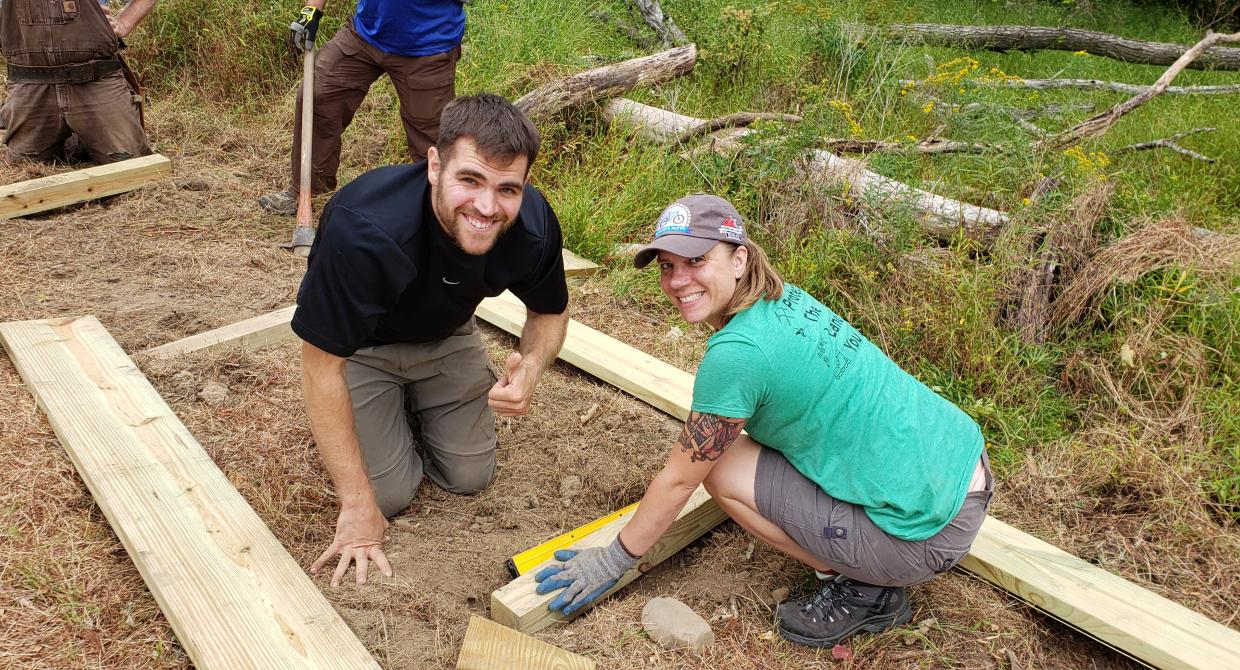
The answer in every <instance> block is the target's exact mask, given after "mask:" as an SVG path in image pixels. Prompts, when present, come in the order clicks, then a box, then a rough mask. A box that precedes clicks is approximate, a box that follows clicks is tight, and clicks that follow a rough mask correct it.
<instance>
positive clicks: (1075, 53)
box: [1072, 49, 1089, 56]
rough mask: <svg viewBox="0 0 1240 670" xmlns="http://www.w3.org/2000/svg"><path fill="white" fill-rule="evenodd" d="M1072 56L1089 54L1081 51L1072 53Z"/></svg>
mask: <svg viewBox="0 0 1240 670" xmlns="http://www.w3.org/2000/svg"><path fill="white" fill-rule="evenodd" d="M1072 55H1073V56H1088V55H1089V52H1088V51H1085V50H1083V49H1082V50H1081V51H1073V52H1072Z"/></svg>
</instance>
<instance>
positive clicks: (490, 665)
mask: <svg viewBox="0 0 1240 670" xmlns="http://www.w3.org/2000/svg"><path fill="white" fill-rule="evenodd" d="M595 667H597V666H596V665H595V663H594V661H591V660H590V659H588V658H586V657H585V656H579V655H577V654H574V653H572V652H571V651H565V650H563V649H560V648H559V647H557V646H555V645H551V644H547V643H546V642H543V641H542V640H535V639H534V638H532V637H530V636H528V635H524V634H522V633H518V632H517V631H515V630H513V629H511V628H507V627H505V626H501V625H499V624H497V623H495V622H493V621H489V620H487V619H483V618H482V617H480V616H478V615H476V614H473V615H470V617H469V627H468V628H466V629H465V639H464V640H463V641H462V642H461V654H460V656H459V657H457V660H456V670H513V669H514V668H520V669H521V670H594V668H595Z"/></svg>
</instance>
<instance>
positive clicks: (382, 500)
mask: <svg viewBox="0 0 1240 670" xmlns="http://www.w3.org/2000/svg"><path fill="white" fill-rule="evenodd" d="M394 475H395V473H392V474H388V475H384V476H382V477H377V478H375V479H371V480H370V485H371V487H372V488H373V489H374V492H375V502H376V503H378V504H379V509H380V510H382V511H383V516H385V517H393V516H396V515H397V514H400V513H401V512H403V511H404V510H405V508H407V507H409V503H410V502H412V501H413V494H414V493H417V490H418V485H419V484H420V483H422V473H421V472H418V473H409V476H394Z"/></svg>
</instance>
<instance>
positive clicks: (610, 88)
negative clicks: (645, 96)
mask: <svg viewBox="0 0 1240 670" xmlns="http://www.w3.org/2000/svg"><path fill="white" fill-rule="evenodd" d="M696 62H697V47H696V46H695V45H693V44H690V45H688V46H683V47H677V48H675V49H669V50H668V51H662V52H659V53H657V54H654V55H651V56H644V57H642V58H634V59H632V60H626V61H624V62H622V63H613V64H612V65H604V66H603V67H599V68H594V69H593V70H586V71H585V72H579V73H577V74H574V75H572V76H570V77H566V78H564V79H561V80H559V81H553V82H551V83H549V84H545V85H543V86H540V87H538V88H536V89H534V90H533V91H530V92H529V93H526V94H525V95H523V96H521V97H520V98H519V99H518V100H517V101H516V102H515V103H513V104H515V105H516V106H517V108H518V109H520V110H521V111H523V112H525V114H526V116H528V117H530V119H531V120H533V121H535V122H537V121H539V120H541V119H545V118H548V117H551V116H554V115H556V114H558V113H560V112H562V111H564V110H565V109H568V108H570V107H576V106H578V105H581V104H584V103H586V102H596V101H599V100H603V99H606V98H610V97H613V96H617V95H622V94H624V93H627V92H628V91H631V90H633V89H635V88H637V87H638V86H646V85H650V84H657V83H660V82H664V81H667V80H669V79H674V78H676V77H679V76H682V75H684V74H686V73H688V72H689V71H690V70H692V69H693V65H694V63H696Z"/></svg>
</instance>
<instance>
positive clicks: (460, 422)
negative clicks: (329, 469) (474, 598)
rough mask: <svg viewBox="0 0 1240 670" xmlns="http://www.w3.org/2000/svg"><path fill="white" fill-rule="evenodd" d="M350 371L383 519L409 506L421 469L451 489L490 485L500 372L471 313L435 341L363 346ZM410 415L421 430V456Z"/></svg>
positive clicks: (358, 423) (356, 424)
mask: <svg viewBox="0 0 1240 670" xmlns="http://www.w3.org/2000/svg"><path fill="white" fill-rule="evenodd" d="M345 375H346V377H347V380H348V385H349V398H350V400H351V401H352V404H353V425H354V430H355V431H356V432H357V439H358V442H359V443H360V444H361V448H362V457H363V458H364V459H365V461H366V469H367V470H368V471H369V473H370V483H371V485H372V486H373V487H374V491H375V498H376V499H377V500H378V502H379V507H380V509H382V510H383V514H384V515H385V516H392V515H395V514H397V513H399V512H400V511H401V510H403V509H405V508H406V507H408V506H409V502H410V501H411V500H413V494H414V492H416V491H417V489H418V484H419V483H421V481H422V475H423V474H425V475H426V476H428V477H430V478H431V481H433V482H435V483H436V484H438V485H439V486H441V487H443V488H444V489H445V490H447V491H451V492H452V493H462V494H465V493H476V492H478V491H481V490H482V489H484V488H486V487H487V485H488V484H490V483H491V479H492V477H493V476H494V475H495V416H494V414H492V413H491V408H490V406H489V405H487V392H488V391H490V390H491V386H493V385H494V384H495V380H496V377H495V373H494V372H492V370H491V366H490V363H489V361H488V360H487V355H486V350H485V349H484V348H483V346H482V338H481V337H480V336H479V334H478V327H477V325H476V324H475V322H474V319H473V318H472V317H471V318H470V320H469V321H467V322H466V323H465V324H464V325H462V326H461V327H460V328H458V329H457V330H456V332H454V333H453V334H452V335H450V336H448V337H447V338H445V339H443V340H439V341H437V342H425V343H419V344H385V345H380V346H376V347H366V348H364V349H359V350H358V351H357V353H355V354H353V356H351V357H349V359H348V360H347V361H346V363H345ZM406 405H407V406H408V410H406ZM410 416H412V418H414V419H416V421H417V424H418V427H419V429H420V433H421V440H420V443H421V448H422V452H423V453H422V455H421V456H420V455H419V454H418V451H417V449H415V446H414V437H413V431H412V430H411V429H410V426H409V423H410V421H409V419H410ZM423 457H425V458H423Z"/></svg>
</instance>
